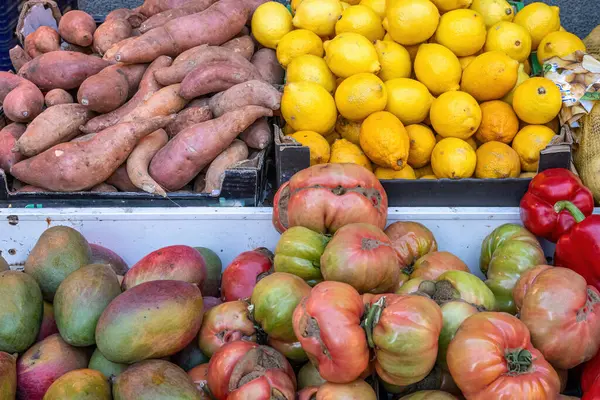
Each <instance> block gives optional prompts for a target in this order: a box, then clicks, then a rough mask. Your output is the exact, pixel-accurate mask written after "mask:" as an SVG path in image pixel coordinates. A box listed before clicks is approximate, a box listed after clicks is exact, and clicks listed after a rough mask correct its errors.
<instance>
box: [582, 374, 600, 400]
mask: <svg viewBox="0 0 600 400" xmlns="http://www.w3.org/2000/svg"><path fill="white" fill-rule="evenodd" d="M581 400H600V377H599V378H597V379H596V380H595V381H594V383H593V384H592V386H591V387H590V388H589V389H588V390H587V391H584V392H583V397H582V398H581Z"/></svg>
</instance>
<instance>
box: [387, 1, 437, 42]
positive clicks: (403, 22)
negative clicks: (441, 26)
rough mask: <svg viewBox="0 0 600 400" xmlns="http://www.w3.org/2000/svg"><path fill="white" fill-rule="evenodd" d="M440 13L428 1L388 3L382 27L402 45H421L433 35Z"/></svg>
mask: <svg viewBox="0 0 600 400" xmlns="http://www.w3.org/2000/svg"><path fill="white" fill-rule="evenodd" d="M439 21H440V12H439V11H438V9H437V7H436V6H435V4H433V3H432V2H431V1H429V0H394V1H391V0H389V1H388V5H387V8H386V12H385V18H384V20H383V27H384V28H385V30H386V31H388V32H389V34H390V35H391V36H392V38H393V39H394V41H395V42H397V43H400V44H402V45H405V46H406V45H412V44H417V43H422V42H424V41H426V40H427V39H429V38H430V37H431V36H433V34H434V33H435V30H436V29H437V26H438V23H439Z"/></svg>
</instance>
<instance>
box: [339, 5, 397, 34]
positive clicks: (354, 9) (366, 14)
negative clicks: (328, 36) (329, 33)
mask: <svg viewBox="0 0 600 400" xmlns="http://www.w3.org/2000/svg"><path fill="white" fill-rule="evenodd" d="M344 32H354V33H358V34H360V35H363V36H364V37H366V38H367V39H369V40H370V41H371V42H374V41H376V40H381V39H383V36H384V35H385V31H384V30H383V26H382V25H381V18H379V16H378V15H377V14H375V11H373V10H372V9H370V8H369V7H367V6H361V5H357V6H351V7H348V8H347V9H346V10H344V12H343V13H342V16H341V17H340V19H339V21H338V22H337V23H336V24H335V34H336V35H339V34H340V33H344Z"/></svg>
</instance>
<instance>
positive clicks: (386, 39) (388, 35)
mask: <svg viewBox="0 0 600 400" xmlns="http://www.w3.org/2000/svg"><path fill="white" fill-rule="evenodd" d="M383 40H384V41H386V42H393V41H394V39H392V36H391V35H390V34H389V33H386V34H385V36H383Z"/></svg>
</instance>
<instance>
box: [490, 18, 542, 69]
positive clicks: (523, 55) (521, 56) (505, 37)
mask: <svg viewBox="0 0 600 400" xmlns="http://www.w3.org/2000/svg"><path fill="white" fill-rule="evenodd" d="M483 49H484V50H485V51H494V50H498V51H502V52H504V53H506V54H507V55H508V56H509V57H510V58H512V59H515V60H517V61H518V62H520V63H522V62H524V61H525V60H527V57H529V53H531V35H530V34H529V32H527V29H525V28H523V27H522V26H521V25H517V24H515V23H514V22H504V21H503V22H498V23H497V24H495V25H493V26H492V27H491V28H490V29H489V31H488V34H487V39H486V40H485V46H484V48H483Z"/></svg>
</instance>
